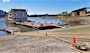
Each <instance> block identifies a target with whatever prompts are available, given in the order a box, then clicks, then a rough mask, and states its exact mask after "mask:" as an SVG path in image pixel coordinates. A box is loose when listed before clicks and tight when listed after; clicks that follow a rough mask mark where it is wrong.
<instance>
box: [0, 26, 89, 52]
mask: <svg viewBox="0 0 90 53" xmlns="http://www.w3.org/2000/svg"><path fill="white" fill-rule="evenodd" d="M89 27H90V25H84V26H76V27H71V28H68V29H52V30H43V31H42V30H39V31H32V32H15V33H14V35H7V36H1V37H0V52H1V53H2V52H4V53H12V52H15V53H90V49H89V50H88V51H80V50H75V49H74V50H73V49H72V45H71V40H72V37H73V36H74V37H75V38H76V40H77V43H79V44H80V43H83V44H86V45H87V46H88V47H89V48H90V33H89V32H90V30H89ZM80 28H81V29H80ZM82 28H87V29H83V30H85V31H83V30H82ZM72 29H76V30H73V31H72ZM78 30H79V31H78Z"/></svg>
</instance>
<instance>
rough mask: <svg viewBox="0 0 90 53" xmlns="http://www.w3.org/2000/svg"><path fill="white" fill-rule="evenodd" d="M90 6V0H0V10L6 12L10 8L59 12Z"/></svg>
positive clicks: (29, 12) (48, 12)
mask: <svg viewBox="0 0 90 53" xmlns="http://www.w3.org/2000/svg"><path fill="white" fill-rule="evenodd" d="M83 7H90V0H0V10H4V11H6V12H8V11H9V10H10V9H11V8H21V9H23V8H24V9H27V11H28V12H27V13H28V14H29V15H33V14H59V13H61V12H63V11H68V12H71V11H72V10H76V9H79V8H83Z"/></svg>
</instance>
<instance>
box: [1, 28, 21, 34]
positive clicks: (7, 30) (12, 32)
mask: <svg viewBox="0 0 90 53" xmlns="http://www.w3.org/2000/svg"><path fill="white" fill-rule="evenodd" d="M0 31H6V32H9V33H11V34H14V32H17V31H20V29H18V28H15V27H7V28H0Z"/></svg>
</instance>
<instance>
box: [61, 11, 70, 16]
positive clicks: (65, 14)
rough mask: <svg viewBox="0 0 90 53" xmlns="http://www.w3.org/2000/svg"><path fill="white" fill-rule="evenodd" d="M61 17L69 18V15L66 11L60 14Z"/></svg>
mask: <svg viewBox="0 0 90 53" xmlns="http://www.w3.org/2000/svg"><path fill="white" fill-rule="evenodd" d="M61 15H62V16H69V13H68V12H67V11H63V12H62V13H61Z"/></svg>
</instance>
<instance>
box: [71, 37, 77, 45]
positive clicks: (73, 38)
mask: <svg viewBox="0 0 90 53" xmlns="http://www.w3.org/2000/svg"><path fill="white" fill-rule="evenodd" d="M72 45H76V39H75V37H72Z"/></svg>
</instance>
